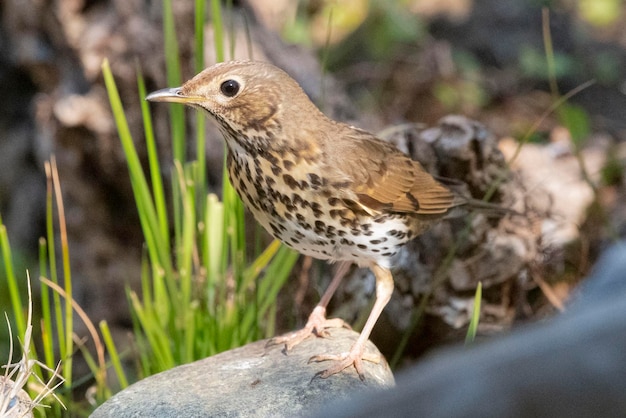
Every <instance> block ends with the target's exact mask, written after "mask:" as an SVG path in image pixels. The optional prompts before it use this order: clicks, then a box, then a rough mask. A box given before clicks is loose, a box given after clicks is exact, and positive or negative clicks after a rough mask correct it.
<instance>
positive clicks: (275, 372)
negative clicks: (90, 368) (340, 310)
mask: <svg viewBox="0 0 626 418" xmlns="http://www.w3.org/2000/svg"><path fill="white" fill-rule="evenodd" d="M357 336H358V334H357V333H356V332H354V331H349V330H346V329H333V330H331V336H330V338H310V339H308V340H306V341H304V342H303V343H301V344H300V345H298V346H297V347H295V348H294V349H293V350H292V351H291V352H289V353H288V354H284V353H283V352H282V347H279V346H275V347H270V348H265V344H266V342H267V340H262V341H257V342H254V343H251V344H248V345H246V346H244V347H241V348H237V349H234V350H230V351H227V352H224V353H221V354H218V355H215V356H212V357H209V358H206V359H204V360H200V361H197V362H194V363H191V364H185V365H182V366H179V367H176V368H174V369H171V370H168V371H165V372H163V373H159V374H157V375H154V376H151V377H148V378H146V379H144V380H142V381H139V382H137V383H135V384H134V385H132V386H130V387H128V388H127V389H125V390H123V391H121V392H119V393H117V394H116V395H114V396H113V397H112V398H111V399H109V400H108V401H107V402H105V403H104V404H103V405H101V406H100V407H99V408H98V409H97V410H96V411H95V412H94V413H93V414H92V415H91V417H92V418H103V417H119V418H123V417H207V416H212V417H215V416H220V417H226V416H227V417H252V416H254V417H280V416H285V417H287V416H288V417H294V416H303V415H310V414H311V413H314V412H315V411H317V410H318V409H320V408H321V407H322V406H323V405H324V404H327V403H329V402H332V401H335V400H337V399H339V398H346V397H348V396H350V395H351V394H354V393H358V392H360V391H363V390H365V389H370V390H372V389H382V388H388V387H392V386H393V385H394V379H393V375H392V374H391V371H390V369H389V366H388V365H387V363H386V362H385V361H382V362H381V363H380V364H374V363H368V362H365V381H364V382H362V381H361V380H360V379H359V377H358V375H357V374H356V372H355V371H354V369H353V368H350V369H346V370H344V371H343V372H342V373H339V374H337V375H334V376H331V377H330V378H328V379H320V378H314V376H315V374H316V373H317V372H319V371H321V370H324V368H325V367H326V366H327V364H328V363H324V362H322V363H311V364H308V363H307V362H308V360H309V358H310V357H311V356H313V355H316V354H324V353H330V354H335V353H340V352H343V351H347V350H348V349H349V348H350V346H351V345H352V343H353V342H354V341H355V340H356V338H357ZM366 352H367V353H370V354H376V353H378V350H377V349H376V347H374V345H373V344H372V343H371V342H369V343H368V345H367V349H366Z"/></svg>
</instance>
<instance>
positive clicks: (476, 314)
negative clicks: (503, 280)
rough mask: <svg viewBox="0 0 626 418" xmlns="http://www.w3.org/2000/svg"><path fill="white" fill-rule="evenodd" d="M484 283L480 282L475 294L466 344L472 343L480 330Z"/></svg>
mask: <svg viewBox="0 0 626 418" xmlns="http://www.w3.org/2000/svg"><path fill="white" fill-rule="evenodd" d="M482 294H483V284H482V282H478V286H477V287H476V294H475V295H474V307H473V308H472V319H471V320H470V323H469V327H468V329H467V334H466V335H465V345H468V344H471V343H472V342H474V339H475V338H476V333H477V332H478V323H479V322H480V304H481V301H482Z"/></svg>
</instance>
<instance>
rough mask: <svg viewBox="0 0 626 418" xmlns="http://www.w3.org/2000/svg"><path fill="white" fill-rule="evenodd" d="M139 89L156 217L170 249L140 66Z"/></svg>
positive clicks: (163, 199) (168, 231) (157, 159)
mask: <svg viewBox="0 0 626 418" xmlns="http://www.w3.org/2000/svg"><path fill="white" fill-rule="evenodd" d="M137 87H138V89H139V103H140V104H141V114H142V119H143V126H144V130H145V139H146V151H147V153H148V164H149V166H150V181H151V183H152V195H153V196H154V206H155V208H156V215H157V219H158V224H159V232H160V233H159V239H160V240H163V245H164V246H165V247H167V248H169V247H170V230H169V222H168V218H167V205H166V203H165V191H164V189H163V180H162V178H161V165H160V163H159V156H158V153H157V148H156V141H155V138H154V129H153V124H152V117H151V116H150V107H149V105H148V102H147V101H146V100H144V97H146V86H145V82H144V79H143V74H142V72H141V69H140V68H139V66H137Z"/></svg>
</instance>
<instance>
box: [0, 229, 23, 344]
mask: <svg viewBox="0 0 626 418" xmlns="http://www.w3.org/2000/svg"><path fill="white" fill-rule="evenodd" d="M0 247H1V249H2V259H3V262H4V270H5V273H6V276H7V280H8V285H9V295H10V298H11V306H12V307H13V314H14V316H15V324H16V326H17V331H18V333H19V335H24V334H25V333H26V319H25V317H24V306H23V305H22V298H21V297H20V290H19V286H18V284H17V278H16V277H15V272H14V269H13V256H12V255H11V245H10V243H9V236H8V234H7V228H6V226H4V224H2V219H0Z"/></svg>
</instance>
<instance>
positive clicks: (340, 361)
mask: <svg viewBox="0 0 626 418" xmlns="http://www.w3.org/2000/svg"><path fill="white" fill-rule="evenodd" d="M371 269H372V271H373V272H374V275H375V276H376V302H375V303H374V306H373V308H372V312H370V315H369V317H368V318H367V322H366V323H365V326H364V327H363V331H361V335H359V338H358V339H357V340H356V342H355V343H354V344H353V345H352V348H351V349H350V351H349V352H346V353H341V354H337V355H326V354H324V355H319V356H314V357H312V358H311V359H310V360H309V361H326V360H330V361H333V364H332V365H331V366H330V367H329V368H328V369H326V370H323V371H321V372H319V373H317V374H316V376H319V377H321V378H323V379H325V378H327V377H329V376H332V375H333V374H336V373H339V372H340V371H342V370H343V369H345V368H347V367H350V366H352V365H354V368H355V369H356V372H357V373H358V374H359V377H360V378H361V380H365V375H364V374H363V360H366V361H370V362H373V363H378V362H379V361H380V358H378V357H375V358H373V357H368V356H366V355H365V343H366V342H367V340H368V339H369V336H370V334H371V333H372V329H373V328H374V324H376V321H377V320H378V317H380V314H381V313H382V311H383V309H384V308H385V306H386V305H387V303H388V302H389V299H391V295H392V293H393V276H392V275H391V272H390V271H389V269H387V268H384V267H381V266H379V265H377V264H374V265H373V266H372V267H371Z"/></svg>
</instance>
